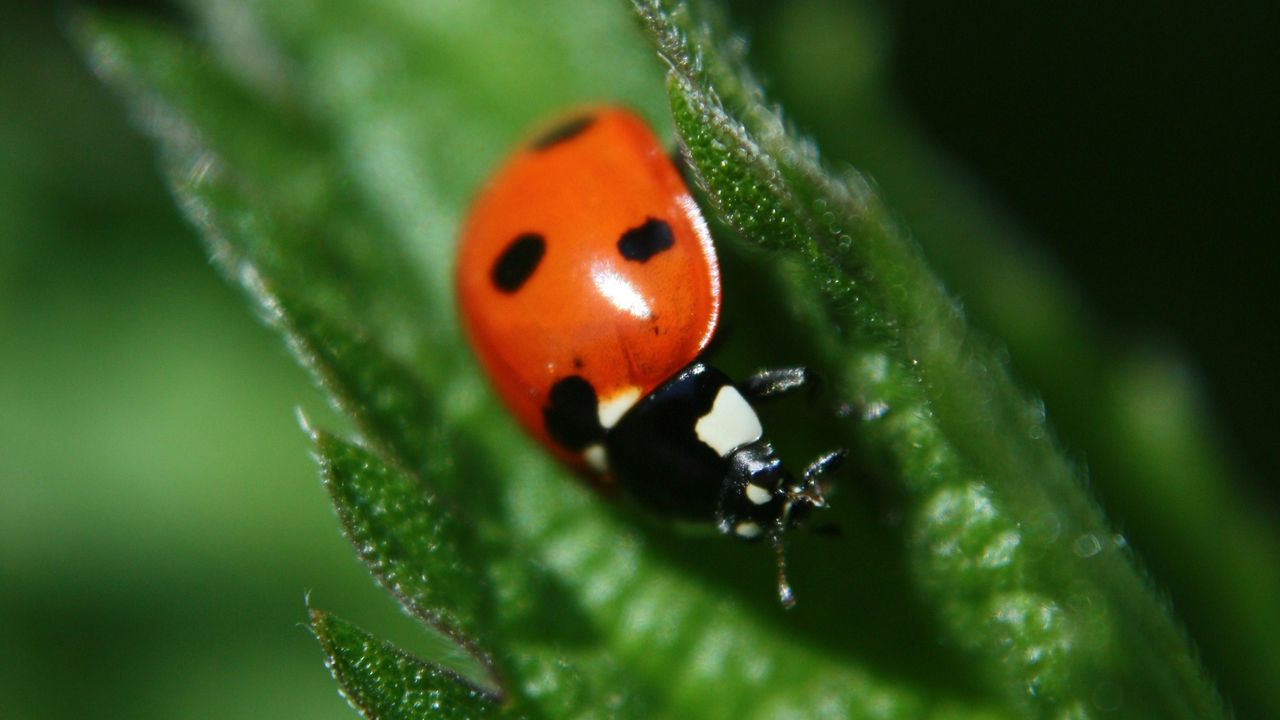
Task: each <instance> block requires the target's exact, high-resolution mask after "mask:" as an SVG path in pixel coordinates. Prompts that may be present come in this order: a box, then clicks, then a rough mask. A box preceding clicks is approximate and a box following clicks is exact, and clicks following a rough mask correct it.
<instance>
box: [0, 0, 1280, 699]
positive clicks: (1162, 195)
mask: <svg viewBox="0 0 1280 720" xmlns="http://www.w3.org/2000/svg"><path fill="white" fill-rule="evenodd" d="M99 4H105V3H99ZM110 4H111V5H117V6H124V5H127V6H129V7H133V8H136V9H139V10H142V11H146V12H159V13H163V14H166V15H168V16H170V17H178V18H180V15H179V14H177V13H175V11H173V10H172V9H170V8H169V7H168V6H167V5H165V4H164V3H159V2H150V3H143V2H133V3H110ZM1130 5H1131V6H1130ZM1139 5H1141V4H1137V3H1134V4H1114V3H1053V2H1050V3H1035V4H1025V3H1017V2H1013V1H1012V0H1002V1H999V2H991V3H982V4H979V5H976V6H971V7H966V8H964V9H963V11H961V10H959V9H955V8H949V7H948V8H943V7H940V6H938V4H936V3H926V2H920V0H908V1H906V2H899V3H894V4H892V5H889V4H876V5H868V4H867V3H866V2H834V1H831V2H820V1H818V0H800V1H797V2H791V1H789V2H787V3H751V2H746V1H741V2H735V3H731V5H730V7H731V9H732V11H733V16H734V18H735V22H736V23H737V24H738V25H739V26H740V27H742V28H743V29H744V31H745V32H746V34H747V36H748V37H750V38H751V40H752V43H753V46H752V51H751V58H752V61H753V63H754V64H755V65H756V67H757V68H758V69H760V71H761V74H762V75H763V76H764V77H765V79H766V81H767V82H768V86H769V89H770V90H771V92H773V93H774V94H775V96H776V97H777V98H778V99H780V100H781V101H782V103H783V104H784V106H786V107H787V108H788V109H789V111H790V115H791V116H792V118H793V119H794V120H795V121H796V122H797V123H798V124H799V125H800V126H801V127H803V128H805V129H806V130H808V131H810V132H811V133H813V134H814V135H815V136H816V137H817V138H818V140H819V142H820V144H821V145H822V147H823V148H824V150H825V151H826V152H827V154H828V155H829V156H831V157H834V158H839V159H842V160H846V161H850V162H852V163H854V164H855V165H858V166H875V165H876V164H883V163H885V158H883V157H875V156H874V155H875V152H874V151H868V150H867V148H868V147H872V148H874V147H876V144H875V143H867V142H866V139H865V137H863V138H861V139H859V140H858V141H857V142H853V141H851V139H850V138H851V137H853V134H854V133H875V132H879V130H877V128H879V127H881V125H882V123H883V122H884V121H885V119H884V118H882V117H881V118H866V117H857V116H855V115H851V113H850V108H856V107H859V94H860V93H864V92H866V86H867V83H868V77H869V76H870V75H871V74H874V73H878V72H880V70H879V68H887V73H886V74H884V75H883V76H877V77H878V78H879V79H877V80H874V82H876V83H881V84H882V83H885V82H887V83H889V84H890V86H891V87H890V90H891V93H892V96H893V97H895V98H896V104H895V105H894V106H893V112H894V115H893V117H892V120H893V122H894V123H899V124H905V125H907V126H908V129H909V132H913V133H914V132H918V133H920V134H921V135H922V136H923V137H925V138H927V139H928V140H929V142H930V143H932V144H933V147H934V150H935V151H936V152H937V153H938V155H937V158H936V159H938V160H940V161H941V163H942V167H944V168H947V172H949V173H952V174H953V175H954V176H956V177H958V178H961V179H963V180H964V181H965V182H966V183H967V184H968V186H969V187H970V188H971V189H972V191H973V192H975V193H978V194H979V195H980V196H981V197H982V198H984V199H985V202H989V203H990V204H991V205H993V206H994V207H997V208H999V209H1000V212H1001V213H1003V216H1004V217H1005V219H1006V221H1007V222H1008V223H1009V225H1010V226H1012V227H1016V228H1018V229H1019V230H1020V231H1021V232H1022V233H1023V234H1024V235H1025V236H1026V237H1028V238H1030V239H1031V242H1033V243H1034V244H1035V247H1037V248H1038V249H1039V251H1040V252H1042V253H1043V254H1044V255H1045V257H1047V258H1050V259H1051V260H1052V262H1054V263H1056V264H1057V265H1058V266H1059V267H1060V268H1061V270H1062V272H1063V274H1064V275H1066V276H1067V277H1069V278H1071V280H1072V282H1073V283H1074V285H1075V286H1076V287H1077V288H1078V289H1079V292H1080V296H1081V297H1082V298H1084V302H1085V303H1086V304H1087V307H1088V308H1089V310H1090V312H1091V313H1092V314H1093V316H1094V317H1095V318H1096V319H1097V320H1098V322H1099V323H1100V324H1101V325H1102V326H1103V327H1104V328H1105V329H1106V330H1107V331H1108V332H1110V333H1111V335H1112V337H1113V339H1114V341H1115V342H1117V343H1118V344H1132V343H1143V344H1148V345H1150V346H1152V347H1156V348H1159V350H1160V351H1161V352H1164V353H1168V354H1171V355H1173V356H1178V357H1181V358H1183V359H1185V361H1186V363H1187V365H1188V366H1189V367H1191V368H1192V369H1193V371H1194V377H1195V378H1196V386H1197V387H1198V388H1199V389H1200V391H1201V393H1202V395H1203V397H1204V400H1205V407H1206V409H1207V411H1208V412H1209V413H1210V414H1211V417H1212V419H1213V424H1212V427H1214V428H1216V433H1217V435H1218V438H1217V439H1218V440H1219V441H1220V442H1221V444H1222V445H1223V446H1224V447H1226V448H1227V449H1228V451H1229V452H1230V453H1231V456H1232V458H1233V462H1234V463H1236V465H1237V466H1238V467H1239V468H1240V472H1239V473H1238V476H1239V478H1240V480H1238V482H1239V483H1240V484H1241V492H1242V493H1244V494H1245V496H1246V497H1247V498H1249V500H1250V501H1251V502H1252V503H1254V504H1256V505H1257V506H1258V507H1259V508H1260V509H1261V512H1263V513H1265V514H1266V515H1267V517H1269V518H1270V519H1271V520H1272V521H1273V524H1274V520H1275V519H1276V510H1277V506H1278V505H1280V484H1277V483H1276V482H1275V479H1276V478H1277V477H1280V454H1278V453H1276V452H1275V443H1274V437H1275V435H1276V431H1277V429H1278V428H1277V423H1276V421H1275V410H1274V409H1275V407H1276V406H1277V403H1280V391H1278V387H1280V383H1277V382H1276V380H1275V377H1274V371H1273V367H1274V365H1275V360H1274V358H1276V357H1277V353H1278V352H1280V323H1277V322H1276V320H1275V315H1276V310H1277V309H1278V308H1277V303H1276V302H1275V301H1274V299H1273V298H1274V295H1273V291H1274V287H1275V277H1276V274H1277V270H1278V269H1280V262H1278V261H1280V251H1278V250H1277V242H1276V240H1277V239H1280V238H1278V237H1277V231H1278V229H1280V172H1278V171H1277V168H1280V138H1278V135H1280V133H1277V128H1278V127H1280V123H1278V122H1277V120H1280V118H1278V117H1277V116H1276V115H1275V113H1274V108H1275V107H1280V98H1278V97H1276V96H1277V94H1280V83H1278V82H1277V72H1276V71H1277V69H1280V57H1277V55H1278V54H1280V53H1278V51H1277V47H1276V46H1277V43H1275V37H1276V36H1277V30H1280V22H1278V20H1280V11H1278V10H1277V9H1276V6H1275V5H1274V3H1267V2H1253V3H1225V4H1215V5H1213V6H1209V4H1201V3H1192V2H1184V3H1172V4H1164V5H1161V6H1160V7H1159V8H1158V9H1155V8H1151V7H1139ZM73 9H74V8H73V7H71V6H67V5H56V4H44V3H21V4H19V3H8V4H4V5H2V6H0V717H3V718H6V719H8V718H13V719H25V718H80V717H104V718H105V717H184V718H188V717H194V718H199V717H220V718H228V717H272V716H282V717H334V718H343V717H352V715H351V714H350V711H349V710H347V709H346V707H345V705H344V703H343V702H342V701H341V700H339V699H338V698H337V696H336V693H335V691H334V688H333V685H332V683H331V681H330V680H329V678H328V675H327V673H326V671H325V670H324V669H323V668H322V666H321V663H320V653H319V651H318V648H317V647H316V644H315V643H314V641H313V640H312V639H311V638H310V637H309V635H308V633H307V631H306V630H305V629H304V628H303V627H302V625H301V622H302V621H303V619H304V610H303V598H304V594H305V593H307V592H308V591H311V590H314V591H315V592H316V593H317V596H318V597H320V598H322V599H323V605H324V606H326V607H331V608H334V609H336V610H339V611H341V612H342V614H344V615H345V616H347V617H351V618H356V619H359V620H360V622H361V623H362V624H364V625H366V626H367V627H369V628H370V629H371V630H374V631H375V632H378V633H379V634H382V635H385V636H389V637H395V638H397V640H403V639H408V638H413V637H415V636H416V634H417V631H416V630H415V629H414V628H413V626H412V624H411V623H409V621H407V620H405V619H403V618H402V617H400V616H399V614H398V613H397V611H396V610H395V608H394V605H393V603H392V602H391V601H390V600H389V599H388V598H386V597H384V596H383V595H382V593H381V592H379V591H378V590H376V589H375V588H374V587H373V585H372V583H371V582H370V581H369V579H368V577H367V575H366V574H365V572H364V570H363V569H362V568H361V567H360V566H359V565H358V563H357V562H356V560H355V558H354V556H353V554H352V553H351V551H350V549H349V547H348V546H347V544H346V542H345V540H343V539H342V538H341V537H340V536H339V534H338V528H337V524H336V522H334V519H333V516H332V512H331V510H330V509H329V506H328V502H327V499H326V497H325V495H324V493H323V492H322V491H321V490H320V488H319V486H318V483H317V482H316V477H315V476H316V472H315V469H314V466H313V465H312V463H311V461H310V458H309V457H308V454H307V447H306V443H305V442H304V438H303V435H302V433H301V432H300V431H299V430H298V428H297V423H296V421H295V419H294V408H296V407H299V406H301V407H304V408H306V409H307V410H308V412H310V413H313V414H320V415H323V414H324V413H325V412H326V409H325V408H324V406H323V402H322V401H321V400H320V398H319V395H318V393H317V392H316V391H314V390H313V389H312V388H311V387H310V386H309V383H308V381H307V379H306V377H305V375H304V374H303V372H302V371H301V370H299V369H297V368H296V367H295V366H294V365H293V363H292V362H291V360H290V359H289V357H288V356H287V353H286V352H285V350H284V348H283V345H282V343H281V342H280V341H279V340H278V338H276V337H275V336H274V334H273V333H271V332H270V331H268V330H267V329H265V328H263V327H262V326H261V325H260V324H259V323H258V322H257V321H256V320H255V319H254V317H253V315H252V313H250V312H248V311H246V309H245V304H244V303H243V301H242V300H241V298H240V297H239V295H238V294H237V292H235V291H234V290H232V289H231V288H230V287H229V286H227V285H226V284H224V283H223V281H222V280H221V279H220V278H219V277H218V276H217V274H216V273H215V272H214V271H213V270H212V268H211V267H210V264H209V262H208V259H207V258H206V256H205V254H204V250H203V249H202V247H201V246H200V244H199V243H198V242H197V240H196V238H195V236H194V233H193V232H192V230H191V229H190V228H188V227H187V226H186V225H185V224H184V223H183V221H182V220H181V218H180V217H179V215H178V213H177V212H176V211H175V209H174V207H173V205H172V203H171V201H170V198H169V195H168V193H167V191H166V190H165V188H164V186H163V184H162V182H161V181H160V179H159V176H158V173H157V171H156V167H155V165H156V164H155V158H154V155H153V152H152V150H151V148H150V147H149V146H148V145H147V143H146V142H144V140H143V139H142V138H141V136H140V134H139V133H138V132H137V131H136V130H135V129H134V127H133V126H132V124H131V123H130V121H129V120H128V118H127V116H126V114H125V113H124V111H123V107H122V104H121V103H120V102H119V101H118V100H117V99H116V98H115V97H113V96H112V95H111V94H110V93H109V92H108V91H107V90H106V89H105V88H103V87H102V86H100V85H99V84H98V83H97V81H96V80H95V79H94V78H93V77H92V75H91V73H90V72H89V71H88V70H87V68H86V67H85V65H84V63H83V62H82V61H81V59H80V58H79V56H78V54H77V53H76V51H75V49H74V47H73V46H72V43H71V42H70V41H69V39H68V37H67V33H66V32H65V29H66V28H65V20H66V18H67V16H68V12H69V11H71V10H73ZM892 151H893V144H892V143H891V142H890V141H889V140H887V139H886V142H885V144H884V146H883V150H882V151H881V152H883V153H890V152H892ZM868 153H870V154H868ZM890 165H891V163H890ZM893 182H895V183H899V182H902V180H901V179H895V180H893ZM884 186H885V187H886V190H889V189H891V187H892V184H891V183H890V182H889V181H888V179H886V181H885V182H884ZM888 201H889V203H890V204H891V205H892V204H894V203H895V197H894V195H893V194H891V193H890V194H889V195H888ZM1049 410H1050V415H1051V416H1052V413H1053V408H1052V406H1051V407H1050V408H1049ZM337 422H338V421H337V420H335V419H329V420H328V421H327V424H328V425H329V426H331V427H332V426H335V425H336V424H337ZM1067 442H1068V444H1070V438H1067ZM1151 502H1153V503H1158V502H1160V498H1158V497H1153V498H1151ZM1117 520H1118V522H1120V523H1121V524H1122V525H1123V524H1124V518H1123V517H1119V518H1117ZM1175 601H1176V598H1175ZM1277 609H1278V610H1280V608H1277ZM406 644H407V645H409V646H410V647H412V641H411V640H409V641H406ZM1240 710H1241V716H1242V717H1248V716H1249V712H1248V711H1249V707H1248V705H1247V704H1245V705H1241V707H1240Z"/></svg>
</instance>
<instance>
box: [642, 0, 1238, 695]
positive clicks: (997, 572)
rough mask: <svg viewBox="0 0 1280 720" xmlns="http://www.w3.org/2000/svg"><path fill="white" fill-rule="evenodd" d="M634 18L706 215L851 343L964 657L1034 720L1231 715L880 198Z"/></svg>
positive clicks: (692, 32) (883, 456)
mask: <svg viewBox="0 0 1280 720" xmlns="http://www.w3.org/2000/svg"><path fill="white" fill-rule="evenodd" d="M636 4H637V9H638V11H639V12H640V14H641V15H642V17H643V18H644V19H645V22H646V24H647V25H648V27H649V28H650V30H651V32H652V33H653V35H654V37H655V40H656V42H657V44H658V47H659V49H660V51H661V52H662V53H663V55H664V57H665V58H666V59H667V61H668V62H669V63H670V64H671V66H672V71H671V75H670V82H669V88H670V91H671V100H672V107H673V111H674V113H675V118H676V124H677V128H678V130H679V132H680V134H681V137H682V140H683V142H684V145H685V147H686V148H687V150H688V152H689V154H690V156H691V158H692V165H693V167H694V168H695V171H696V173H697V175H698V177H699V180H700V181H701V183H702V184H703V186H704V188H705V190H706V191H707V193H708V196H709V198H710V200H711V202H712V203H713V204H715V205H716V206H717V208H718V209H719V211H720V212H721V214H722V215H723V216H724V217H725V218H726V219H727V220H728V221H729V222H730V223H731V224H732V225H733V226H734V228H735V229H736V230H738V231H739V232H740V233H741V234H742V235H743V236H744V237H746V238H748V239H750V240H752V241H754V242H756V243H758V244H760V245H762V246H764V247H767V248H770V249H773V250H775V251H781V252H785V253H786V254H788V255H790V256H792V257H798V258H799V259H800V260H801V261H802V262H803V263H804V266H805V268H806V270H807V271H808V274H809V276H810V277H811V278H812V279H813V280H814V281H815V284H816V286H817V287H819V288H820V289H821V291H822V299H823V304H824V307H825V310H826V312H825V316H824V317H821V318H817V319H815V320H814V323H815V325H817V327H815V332H817V333H821V334H822V335H823V336H827V337H833V338H835V337H839V338H844V339H845V341H846V342H845V343H843V344H837V343H830V344H828V346H827V347H825V348H823V354H824V356H825V358H826V363H827V366H828V367H829V368H830V369H831V371H832V374H833V375H834V376H835V377H837V378H840V379H841V381H842V382H841V384H842V386H843V387H842V391H843V392H845V393H848V396H849V397H850V398H851V400H852V402H853V403H854V404H855V405H856V406H857V407H858V408H860V409H861V410H862V413H863V415H864V417H865V418H867V422H866V424H865V425H864V426H862V427H861V428H859V430H858V432H857V433H856V434H857V435H859V436H861V440H862V445H863V447H864V448H865V449H866V450H867V452H869V453H871V454H873V455H874V456H875V457H876V458H877V459H878V460H879V461H880V465H881V472H882V473H884V474H885V476H886V477H887V478H889V480H890V481H891V482H892V483H893V484H894V485H895V486H896V487H897V488H898V489H899V490H900V491H901V493H902V495H903V497H904V501H905V503H906V506H907V509H906V514H907V527H908V534H909V538H908V539H909V543H910V545H909V547H910V552H911V555H912V560H913V562H914V564H915V567H916V572H917V582H918V584H919V587H920V590H921V591H922V592H923V593H925V594H926V596H927V597H928V598H930V600H931V602H932V603H933V604H934V605H935V606H936V607H937V611H938V613H939V615H940V616H941V617H942V619H943V622H944V627H945V628H946V630H947V632H948V634H949V635H950V636H951V637H952V638H953V641H954V642H955V643H956V644H958V645H959V646H960V647H962V648H965V649H967V650H968V651H969V652H971V653H972V654H973V655H974V656H975V657H976V658H978V659H979V660H980V662H981V665H982V667H983V668H984V670H985V672H986V673H987V674H988V676H989V677H990V679H991V680H992V681H993V682H995V683H997V684H999V685H1000V686H1003V687H1004V688H1005V693H1006V697H1007V698H1008V699H1009V701H1010V702H1012V703H1014V704H1015V707H1021V708H1022V709H1023V712H1031V713H1034V714H1036V715H1046V716H1047V715H1059V714H1067V715H1073V716H1074V715H1083V714H1089V713H1091V712H1092V711H1093V709H1094V708H1095V707H1097V708H1101V709H1107V707H1108V706H1110V705H1113V704H1119V703H1122V704H1123V707H1124V708H1125V709H1126V711H1128V712H1132V713H1135V714H1139V715H1151V716H1160V717H1214V716H1216V717H1222V716H1225V709H1224V708H1223V705H1222V702H1221V700H1220V699H1219V698H1218V696H1217V694H1216V692H1215V690H1214V688H1213V686H1212V684H1211V683H1210V682H1208V681H1207V679H1206V677H1205V674H1204V672H1203V670H1202V669H1201V668H1200V667H1199V664H1198V661H1197V659H1196V657H1195V654H1194V652H1193V650H1192V648H1191V647H1190V644H1189V642H1188V641H1187V639H1186V638H1185V636H1184V635H1183V634H1182V632H1181V631H1180V629H1179V627H1178V625H1177V624H1176V621H1175V620H1174V619H1173V618H1172V616H1171V614H1170V611H1169V608H1168V607H1167V605H1166V604H1165V603H1164V602H1163V601H1162V600H1161V598H1160V597H1159V596H1158V595H1157V594H1156V593H1155V592H1154V591H1153V589H1152V587H1151V584H1150V582H1149V581H1148V579H1147V578H1146V577H1145V576H1144V575H1143V574H1142V572H1141V571H1140V569H1139V568H1138V567H1137V566H1136V564H1135V563H1134V562H1133V558H1132V556H1131V555H1130V554H1129V553H1128V552H1127V548H1126V545H1125V542H1124V539H1123V537H1122V536H1120V535H1118V534H1116V533H1115V532H1114V531H1113V530H1112V529H1111V528H1110V527H1109V526H1108V524H1107V523H1106V521H1105V520H1104V518H1103V517H1102V514H1101V511H1100V510H1099V509H1098V508H1097V506H1096V505H1095V504H1094V503H1093V502H1092V500H1091V498H1090V497H1089V495H1088V493H1087V492H1086V490H1085V486H1084V483H1083V481H1082V479H1081V477H1080V473H1079V471H1078V470H1077V468H1075V467H1074V466H1073V465H1072V463H1071V462H1069V461H1068V460H1067V459H1066V458H1065V456H1064V454H1063V453H1062V452H1061V450H1060V449H1059V448H1058V447H1057V445H1056V443H1055V442H1054V441H1053V439H1052V434H1051V432H1050V431H1049V429H1048V428H1047V425H1046V423H1045V418H1044V415H1043V411H1042V409H1041V408H1040V407H1039V405H1038V404H1037V403H1035V402H1033V401H1031V400H1029V399H1028V398H1027V397H1026V395H1025V394H1024V393H1023V392H1021V391H1020V390H1019V389H1018V388H1017V387H1016V386H1015V385H1014V383H1013V382H1012V380H1011V379H1010V377H1009V374H1008V370H1007V368H1005V367H1004V365H1003V363H1002V362H1001V361H1000V360H999V358H998V357H997V356H996V354H995V353H994V352H992V351H991V350H990V349H989V348H988V347H986V346H985V344H984V343H982V342H981V341H980V340H979V339H977V338H976V337H974V335H973V333H971V332H970V331H969V330H968V329H967V327H966V325H965V321H964V317H963V314H962V313H961V311H960V310H959V308H958V306H957V305H956V303H955V302H954V301H953V300H951V299H950V297H949V296H948V295H947V294H946V292H945V291H944V289H943V288H942V286H941V284H940V283H939V282H938V281H937V280H936V279H935V278H934V276H933V275H932V273H931V271H930V270H929V269H928V267H927V266H925V264H924V262H923V260H922V258H921V255H920V252H919V250H918V248H917V247H916V246H915V244H914V243H912V242H911V241H910V240H909V239H908V238H907V236H906V235H905V233H903V232H902V230H901V229H900V228H898V227H897V226H896V225H895V223H894V222H893V221H892V220H891V218H890V217H889V216H888V213H886V212H885V210H884V208H883V206H882V204H881V203H880V201H879V198H878V197H877V196H876V194H875V193H874V191H873V190H872V189H871V186H870V184H869V183H867V182H866V181H864V180H862V179H861V178H860V177H858V176H856V175H850V176H849V177H846V178H834V177H832V176H831V175H830V174H829V173H828V172H827V171H826V170H824V168H823V167H822V165H821V163H820V161H819V159H818V157H817V154H816V151H815V150H814V148H813V147H812V146H810V145H808V144H806V143H804V142H803V141H800V140H798V139H796V138H795V137H794V136H793V135H792V134H791V133H790V132H788V131H787V129H786V127H785V125H784V123H783V122H782V121H781V119H780V118H779V117H778V116H777V114H776V113H775V112H774V111H772V110H771V109H770V108H769V107H768V106H767V105H765V104H764V103H763V102H762V96H761V93H760V92H759V91H758V87H757V85H756V84H755V82H754V81H753V80H752V79H751V78H750V77H749V76H748V75H746V74H745V71H744V69H743V68H741V67H740V66H739V65H738V64H737V63H736V61H735V59H734V58H732V57H726V56H723V55H721V54H719V53H718V51H717V48H719V47H725V44H724V43H723V42H722V41H717V39H716V38H715V32H714V30H711V29H710V28H709V26H708V25H704V24H699V23H698V22H697V21H694V20H692V19H691V15H690V13H689V12H688V11H687V9H686V8H685V7H684V6H680V7H678V8H676V9H673V8H672V7H670V6H668V5H667V4H665V3H660V2H637V3H636Z"/></svg>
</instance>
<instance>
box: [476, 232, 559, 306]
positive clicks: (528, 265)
mask: <svg viewBox="0 0 1280 720" xmlns="http://www.w3.org/2000/svg"><path fill="white" fill-rule="evenodd" d="M546 253H547V242H546V241H545V240H543V239H542V236H541V235H539V234H537V233H524V234H522V235H518V236H517V237H516V239H515V240H512V241H511V242H510V243H509V244H508V245H507V247H506V249H504V250H503V251H502V254H501V255H499V256H498V259H497V260H496V261H494V263H493V269H492V270H490V271H489V279H491V280H492V281H493V286H494V287H496V288H498V289H499V290H501V291H502V292H504V293H507V294H508V295H509V294H511V293H514V292H515V291H517V290H519V289H520V288H521V286H523V285H524V284H525V282H526V281H528V279H529V276H530V275H533V271H534V270H537V269H538V263H540V262H542V256H543V255H545V254H546Z"/></svg>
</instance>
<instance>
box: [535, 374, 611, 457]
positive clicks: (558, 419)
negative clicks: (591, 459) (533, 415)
mask: <svg viewBox="0 0 1280 720" xmlns="http://www.w3.org/2000/svg"><path fill="white" fill-rule="evenodd" d="M549 400H550V403H549V404H548V405H547V406H546V407H544V408H542V420H543V422H545V423H546V425H547V434H548V435H550V436H551V439H552V440H555V441H556V443H558V444H559V445H561V446H562V447H565V448H567V449H569V450H575V451H576V450H583V449H585V448H586V447H587V446H588V445H591V444H593V443H597V442H600V441H601V440H603V439H604V427H603V426H602V425H600V413H599V410H598V408H597V405H598V400H597V399H596V389H595V388H593V387H591V383H589V382H587V381H586V380H585V379H584V378H583V377H582V376H581V375H570V376H569V377H566V378H561V379H560V380H557V381H556V384H555V385H552V386H551V393H550V397H549Z"/></svg>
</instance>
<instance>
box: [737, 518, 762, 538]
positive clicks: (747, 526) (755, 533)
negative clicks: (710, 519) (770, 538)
mask: <svg viewBox="0 0 1280 720" xmlns="http://www.w3.org/2000/svg"><path fill="white" fill-rule="evenodd" d="M761 532H763V528H761V527H760V524H759V523H755V522H751V521H750V520H743V521H742V522H740V523H738V524H737V525H734V526H733V534H734V535H737V536H738V537H743V538H753V537H759V536H760V533H761Z"/></svg>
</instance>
